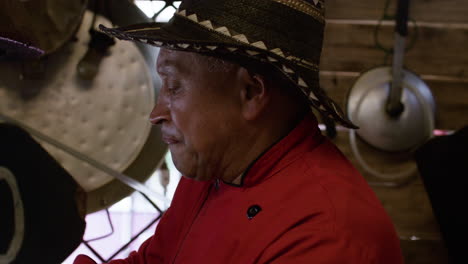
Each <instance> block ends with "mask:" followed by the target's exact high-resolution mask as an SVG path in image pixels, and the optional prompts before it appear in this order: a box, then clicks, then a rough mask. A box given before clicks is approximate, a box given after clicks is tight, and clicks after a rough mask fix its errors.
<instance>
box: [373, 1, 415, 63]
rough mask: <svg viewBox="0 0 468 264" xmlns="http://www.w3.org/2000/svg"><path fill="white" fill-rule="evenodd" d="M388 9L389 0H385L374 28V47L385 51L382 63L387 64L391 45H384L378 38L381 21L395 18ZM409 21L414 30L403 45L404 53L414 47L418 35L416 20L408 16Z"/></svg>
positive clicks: (391, 51) (391, 52)
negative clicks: (404, 45)
mask: <svg viewBox="0 0 468 264" xmlns="http://www.w3.org/2000/svg"><path fill="white" fill-rule="evenodd" d="M389 9H390V0H386V1H385V6H384V11H383V14H382V17H381V18H380V19H379V21H378V23H377V26H375V29H374V46H375V48H376V49H378V50H381V51H383V52H384V53H385V55H384V61H383V64H384V65H388V64H389V63H388V59H389V58H390V55H392V54H393V47H385V46H384V45H383V44H382V43H381V42H380V40H379V34H380V31H381V28H382V23H383V22H384V21H388V20H395V15H390V14H389V11H388V10H389ZM409 21H410V23H411V24H413V28H414V31H413V34H411V38H410V39H409V42H408V45H406V47H405V53H406V52H408V51H410V50H411V49H412V48H413V47H414V45H415V43H416V40H417V39H418V37H419V28H418V24H417V23H416V20H414V19H412V18H409Z"/></svg>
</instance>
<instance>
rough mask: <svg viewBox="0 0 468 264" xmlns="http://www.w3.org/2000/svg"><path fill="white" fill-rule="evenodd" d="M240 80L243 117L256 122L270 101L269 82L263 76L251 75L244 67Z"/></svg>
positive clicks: (241, 70) (240, 70)
mask: <svg viewBox="0 0 468 264" xmlns="http://www.w3.org/2000/svg"><path fill="white" fill-rule="evenodd" d="M239 78H240V79H241V82H240V83H241V89H240V99H241V107H242V115H243V116H244V118H245V119H246V120H255V119H256V118H258V116H260V114H261V113H262V112H263V111H264V109H265V108H266V106H267V104H268V102H269V101H270V97H271V94H270V93H271V91H270V89H269V86H268V85H267V83H268V82H267V80H266V79H265V78H264V77H263V76H261V75H258V74H254V73H251V72H249V71H248V70H247V69H245V68H242V67H241V68H240V69H239Z"/></svg>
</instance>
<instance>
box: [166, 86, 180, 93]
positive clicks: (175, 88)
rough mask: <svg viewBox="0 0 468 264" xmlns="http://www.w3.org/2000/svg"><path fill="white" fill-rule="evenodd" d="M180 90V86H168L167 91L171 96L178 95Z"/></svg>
mask: <svg viewBox="0 0 468 264" xmlns="http://www.w3.org/2000/svg"><path fill="white" fill-rule="evenodd" d="M179 90H180V86H174V85H172V86H168V87H167V91H168V92H169V93H170V94H176V93H177V92H178V91H179Z"/></svg>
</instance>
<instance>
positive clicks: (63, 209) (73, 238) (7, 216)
mask: <svg viewBox="0 0 468 264" xmlns="http://www.w3.org/2000/svg"><path fill="white" fill-rule="evenodd" d="M0 146H1V151H0V208H1V213H0V234H2V235H1V236H0V263H12V264H13V263H18V264H20V263H38V262H40V263H61V262H62V261H63V260H65V258H66V257H67V256H68V255H69V254H70V253H71V252H73V251H74V250H75V249H76V248H77V247H78V245H79V244H80V242H81V238H82V237H83V234H84V230H85V225H86V224H85V221H84V212H85V201H86V196H85V195H84V192H83V190H82V189H81V187H80V186H79V185H78V184H77V183H76V182H75V180H74V179H73V178H72V177H71V176H70V174H68V172H67V171H66V170H65V169H63V168H62V167H61V166H60V165H59V164H58V163H57V161H55V160H54V158H53V157H52V156H50V155H49V154H48V153H47V151H45V150H44V149H43V148H42V147H41V145H39V144H38V143H37V142H36V141H35V140H34V139H33V138H32V137H31V136H30V135H29V134H28V133H26V132H25V131H24V130H22V129H20V128H18V127H16V126H13V125H9V124H6V123H0ZM38 260H39V261H38Z"/></svg>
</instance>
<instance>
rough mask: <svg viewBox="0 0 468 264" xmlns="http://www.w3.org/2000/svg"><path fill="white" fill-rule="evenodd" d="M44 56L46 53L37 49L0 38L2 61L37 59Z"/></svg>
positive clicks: (0, 56)
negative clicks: (4, 59) (5, 59)
mask: <svg viewBox="0 0 468 264" xmlns="http://www.w3.org/2000/svg"><path fill="white" fill-rule="evenodd" d="M43 54H44V51H43V50H41V49H39V48H37V47H34V46H31V45H28V44H26V43H22V42H20V41H16V40H13V39H10V38H5V37H0V59H1V58H8V59H10V58H12V59H35V58H39V57H40V56H42V55H43Z"/></svg>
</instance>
